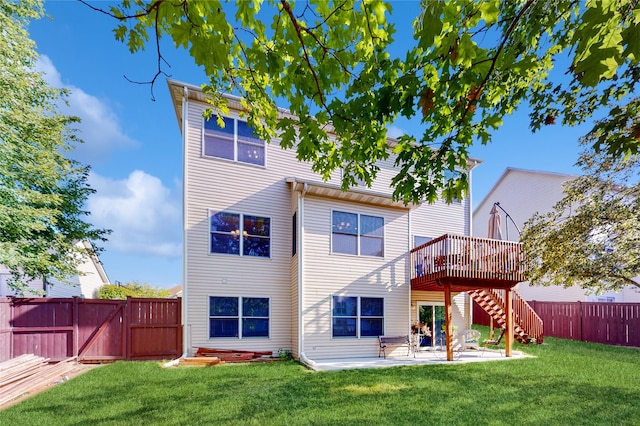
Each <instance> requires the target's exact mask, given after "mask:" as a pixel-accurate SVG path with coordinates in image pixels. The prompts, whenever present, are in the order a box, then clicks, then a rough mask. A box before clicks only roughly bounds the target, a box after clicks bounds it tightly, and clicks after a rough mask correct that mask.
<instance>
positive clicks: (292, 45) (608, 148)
mask: <svg viewBox="0 0 640 426" xmlns="http://www.w3.org/2000/svg"><path fill="white" fill-rule="evenodd" d="M83 2H84V3H85V4H88V5H89V6H90V7H92V8H94V9H98V10H100V9H99V7H100V5H99V3H96V5H97V6H92V5H90V4H89V2H86V1H83ZM392 10H393V3H392V2H390V3H387V2H384V1H381V0H361V1H354V0H333V1H330V0H308V1H301V2H294V1H291V0H268V1H266V2H265V1H262V0H254V1H247V0H236V1H231V2H221V1H218V0H208V1H186V0H183V1H180V0H171V1H168V0H136V1H129V0H127V1H122V2H121V3H120V4H119V5H117V6H114V7H111V8H110V9H109V10H102V11H103V12H104V13H108V14H110V15H112V16H113V17H115V18H116V19H117V20H119V21H120V23H119V24H118V25H117V27H116V29H115V36H116V38H117V39H118V40H121V41H123V42H125V43H126V44H127V46H128V48H129V49H130V50H131V51H132V52H136V51H139V50H141V49H144V48H145V46H146V44H147V43H149V42H151V43H153V44H154V46H155V47H154V48H156V49H157V52H158V73H157V74H156V75H155V77H154V78H153V81H155V79H156V78H157V77H158V76H159V75H161V74H162V72H163V68H162V64H163V60H164V57H163V56H162V50H161V49H160V46H161V43H160V42H159V41H160V38H161V37H162V36H165V35H167V36H169V37H171V39H172V40H173V42H174V43H175V45H176V46H178V47H182V48H185V49H188V50H189V52H190V54H191V56H192V57H193V59H194V61H195V63H196V64H198V65H200V66H202V67H203V68H204V70H205V72H206V74H207V75H208V76H209V78H210V80H209V82H208V84H206V85H205V90H206V91H207V92H209V93H211V95H212V96H213V100H212V103H213V105H215V106H216V107H218V108H219V110H220V111H223V112H224V111H225V104H224V101H223V100H222V99H220V98H219V97H216V94H217V93H219V92H232V93H235V94H238V95H240V96H241V97H242V102H243V103H244V106H245V109H246V113H247V116H248V119H249V121H250V122H251V123H252V124H253V125H254V126H255V127H257V128H259V129H260V133H261V135H262V136H263V137H265V138H266V139H270V138H272V137H274V135H276V134H277V135H279V137H281V138H282V145H283V146H285V147H290V148H291V147H295V149H296V150H297V155H298V158H299V159H300V160H305V161H310V162H312V164H313V167H314V170H315V171H317V172H319V173H321V174H322V175H323V176H325V178H328V176H329V175H330V173H331V172H332V171H333V170H335V169H336V168H343V169H344V170H345V176H346V179H345V180H344V181H343V185H344V186H345V188H346V187H349V186H351V185H352V184H353V183H354V180H353V177H357V178H360V179H364V180H365V181H367V182H370V181H371V179H373V178H374V177H375V175H376V172H377V170H378V169H377V166H376V162H377V161H378V160H380V159H384V158H388V157H389V155H390V150H389V146H388V145H387V139H386V132H387V128H388V127H389V125H391V124H392V123H393V122H394V121H395V120H396V119H397V118H398V117H400V116H402V117H406V118H410V119H411V118H415V119H417V120H418V121H419V122H420V123H421V125H420V131H421V132H422V134H421V135H418V136H415V135H405V136H402V137H400V138H399V140H398V142H397V144H395V145H394V146H393V147H392V148H393V154H394V155H395V158H396V164H397V166H398V170H399V172H398V174H397V176H396V177H395V178H394V180H393V185H394V189H395V192H394V195H395V197H396V198H397V199H401V200H403V201H405V202H407V203H408V202H415V201H422V200H425V199H426V200H429V201H434V200H435V199H437V198H438V197H444V198H446V199H452V198H459V197H460V195H461V194H462V193H464V192H465V191H466V190H467V179H466V175H465V174H464V173H461V174H457V178H455V179H446V180H445V179H443V178H444V176H445V174H447V173H446V171H447V170H449V171H451V172H455V171H456V169H458V170H459V169H463V170H464V169H465V168H466V164H467V161H468V148H469V146H470V145H471V144H473V143H482V144H485V143H488V142H489V141H490V140H491V132H492V131H494V130H495V129H497V128H499V127H500V126H501V124H502V122H503V119H504V118H505V116H507V115H509V114H511V113H512V112H513V111H514V110H515V109H517V108H519V107H521V106H522V105H525V106H527V107H529V108H530V111H531V114H530V119H531V120H530V127H531V128H532V129H533V130H536V129H539V128H540V127H541V126H543V125H551V124H554V123H556V122H562V123H563V124H565V125H575V124H577V123H581V122H584V121H585V120H587V119H588V118H589V117H591V116H592V114H593V113H594V112H595V111H596V110H597V109H598V108H602V107H604V108H608V107H609V104H610V103H615V104H616V105H617V106H616V108H619V109H620V110H621V111H622V112H623V114H624V115H625V116H627V117H632V116H633V114H634V111H635V109H634V108H635V107H633V106H629V105H628V104H626V103H625V102H626V97H627V96H629V94H630V93H632V92H633V90H634V88H635V86H636V84H637V82H638V78H639V77H640V73H639V70H638V59H640V27H639V23H640V5H639V4H638V1H637V0H618V1H615V2H614V1H605V0H602V1H587V2H584V1H579V0H513V1H502V0H484V1H477V0H466V1H464V0H450V1H449V0H423V1H422V3H421V8H420V13H419V15H418V16H416V17H415V20H413V28H414V39H413V40H402V41H401V45H400V47H398V46H397V45H396V46H395V48H394V49H396V50H394V51H397V49H401V54H396V55H393V54H392V49H391V46H392V45H391V43H392V41H393V35H394V25H393V24H392V21H391V20H390V18H389V15H390V14H392ZM403 19H404V20H406V17H403ZM277 102H282V103H283V104H284V105H285V106H288V108H289V109H290V111H291V112H292V113H293V114H294V115H295V116H296V117H298V118H296V119H294V118H290V117H285V118H284V119H280V120H278V110H277V108H276V103H277ZM262 123H264V124H265V125H264V126H262V125H261V124H262ZM330 134H335V135H336V139H335V140H334V139H332V138H331V137H330V136H329V135H330ZM593 147H594V148H595V149H596V151H600V150H602V151H604V152H606V153H607V154H608V155H609V156H612V157H615V156H619V155H621V154H623V153H627V152H638V138H637V137H632V138H614V137H609V135H607V134H604V135H603V137H602V138H601V139H600V140H598V141H596V142H595V144H594V146H593ZM449 175H450V174H449Z"/></svg>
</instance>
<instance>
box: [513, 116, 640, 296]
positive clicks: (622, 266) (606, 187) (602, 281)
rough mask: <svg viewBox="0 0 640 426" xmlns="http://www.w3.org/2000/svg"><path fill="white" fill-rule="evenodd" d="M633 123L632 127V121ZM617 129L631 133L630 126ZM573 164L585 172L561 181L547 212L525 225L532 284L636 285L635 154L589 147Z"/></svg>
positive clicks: (639, 213)
mask: <svg viewBox="0 0 640 426" xmlns="http://www.w3.org/2000/svg"><path fill="white" fill-rule="evenodd" d="M636 129H637V127H636ZM616 132H618V133H622V134H627V135H633V133H634V132H637V130H634V127H633V126H628V125H627V126H624V125H622V126H621V127H619V128H617V129H616ZM596 139H598V135H597V134H596V133H593V134H590V135H589V136H588V137H586V138H584V139H583V141H582V142H583V145H585V146H587V147H589V148H588V149H586V150H585V152H583V153H582V155H581V156H580V159H579V161H578V163H577V165H579V166H581V167H582V169H583V171H584V174H583V175H582V176H580V177H578V178H576V179H575V180H572V181H570V182H568V183H566V184H565V187H564V198H563V199H562V200H560V201H559V202H558V203H557V204H556V205H555V206H554V208H553V209H552V211H551V212H548V213H545V214H536V215H534V217H533V218H532V219H530V220H529V221H528V222H527V223H526V225H525V228H524V231H523V235H522V241H523V242H524V246H525V250H526V252H527V254H528V256H529V259H530V262H529V279H530V281H531V282H532V283H533V284H539V285H552V284H553V285H561V286H564V287H570V286H573V285H578V286H580V287H583V288H586V289H590V290H592V291H595V292H598V293H600V292H604V291H611V290H612V291H618V290H620V289H621V288H622V287H624V286H629V285H631V286H636V287H639V288H640V281H638V277H639V276H640V156H639V155H638V154H632V155H628V156H623V157H619V158H611V157H610V156H607V155H606V154H605V153H603V152H596V150H595V149H594V148H592V147H593V145H594V143H595V140H596Z"/></svg>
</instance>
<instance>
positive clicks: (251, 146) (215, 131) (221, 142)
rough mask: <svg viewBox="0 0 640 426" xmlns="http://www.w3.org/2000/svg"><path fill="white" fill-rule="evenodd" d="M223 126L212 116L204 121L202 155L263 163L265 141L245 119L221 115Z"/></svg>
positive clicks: (242, 161)
mask: <svg viewBox="0 0 640 426" xmlns="http://www.w3.org/2000/svg"><path fill="white" fill-rule="evenodd" d="M223 121H224V128H223V127H220V126H219V125H218V122H217V118H216V117H215V116H212V117H211V118H210V119H209V120H206V119H205V121H204V148H203V152H204V155H206V156H208V157H216V158H225V159H227V160H233V161H238V162H241V163H249V164H257V165H259V166H264V164H265V149H266V148H265V142H264V141H263V140H260V139H259V138H258V137H257V136H256V135H255V134H254V133H253V129H252V128H251V127H249V125H248V124H247V122H246V121H242V120H238V119H235V118H231V117H223Z"/></svg>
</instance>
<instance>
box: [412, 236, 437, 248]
mask: <svg viewBox="0 0 640 426" xmlns="http://www.w3.org/2000/svg"><path fill="white" fill-rule="evenodd" d="M431 240H433V238H431V237H421V236H420V235H414V236H413V246H414V247H418V246H421V245H423V244H424V243H428V242H429V241H431Z"/></svg>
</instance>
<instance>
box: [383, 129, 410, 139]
mask: <svg viewBox="0 0 640 426" xmlns="http://www.w3.org/2000/svg"><path fill="white" fill-rule="evenodd" d="M406 133H407V132H405V131H404V130H403V129H401V128H400V127H397V126H389V128H388V129H387V136H389V137H392V138H398V137H400V136H402V135H405V134H406Z"/></svg>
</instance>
